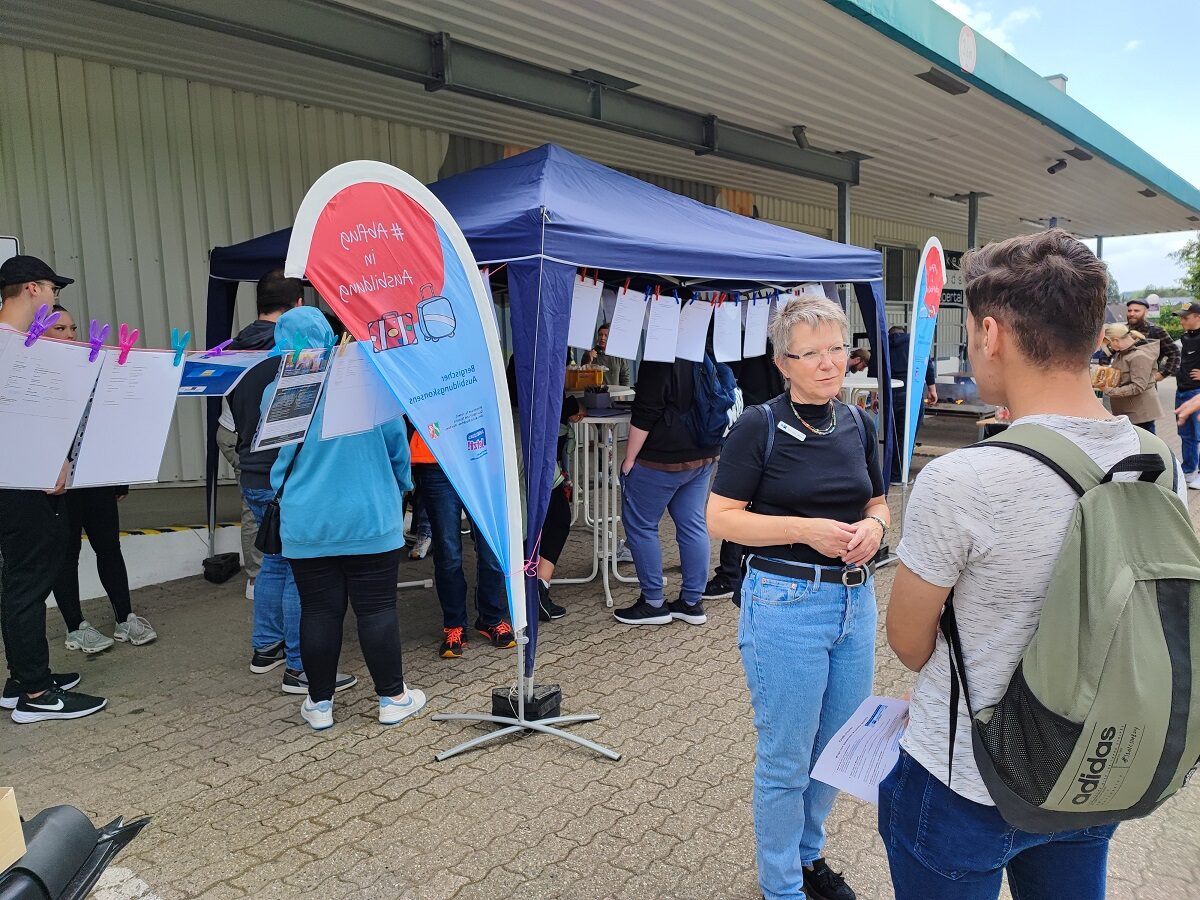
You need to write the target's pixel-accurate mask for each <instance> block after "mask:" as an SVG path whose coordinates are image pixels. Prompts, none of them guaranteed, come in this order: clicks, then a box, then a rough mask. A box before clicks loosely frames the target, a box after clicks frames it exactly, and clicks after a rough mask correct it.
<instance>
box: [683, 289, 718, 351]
mask: <svg viewBox="0 0 1200 900" xmlns="http://www.w3.org/2000/svg"><path fill="white" fill-rule="evenodd" d="M712 312H713V307H712V304H711V303H709V302H708V300H707V299H700V298H696V299H694V300H691V301H689V302H687V303H684V304H683V308H682V309H681V310H680V311H679V338H678V340H677V341H676V344H675V355H676V356H677V357H679V358H680V359H690V360H691V361H692V362H703V361H704V344H705V342H706V341H707V340H708V323H709V320H710V319H712Z"/></svg>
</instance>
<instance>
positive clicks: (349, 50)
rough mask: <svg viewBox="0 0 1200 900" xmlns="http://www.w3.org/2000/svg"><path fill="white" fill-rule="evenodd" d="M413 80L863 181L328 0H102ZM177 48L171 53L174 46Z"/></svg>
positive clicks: (772, 165) (822, 160)
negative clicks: (251, 0) (247, 0)
mask: <svg viewBox="0 0 1200 900" xmlns="http://www.w3.org/2000/svg"><path fill="white" fill-rule="evenodd" d="M101 2H103V3H107V4H108V5H110V6H116V7H120V8H122V9H127V10H131V11H134V12H138V13H142V14H144V15H149V16H155V17H158V18H163V19H168V20H171V21H174V22H181V23H183V24H186V25H192V26H195V27H198V28H204V29H207V30H209V31H216V32H220V33H222V34H228V35H234V36H237V37H240V38H244V39H247V40H251V41H257V42H259V43H263V44H269V45H271V46H275V47H283V48H285V49H288V50H294V51H296V52H298V53H302V54H305V55H307V56H314V57H319V58H321V59H328V60H332V61H334V62H339V63H342V64H345V65H349V66H354V67H357V68H360V69H367V70H369V71H373V72H378V73H381V74H384V75H389V76H392V77H395V78H402V79H404V80H406V81H415V82H418V83H420V84H422V85H424V86H425V89H426V90H429V91H441V90H445V91H453V92H455V93H460V94H466V95H468V96H472V97H478V98H481V99H483V100H488V101H491V102H495V103H502V104H506V105H509V106H517V107H521V108H522V109H529V110H533V111H535V112H539V113H543V114H545V115H550V116H556V117H559V118H564V119H570V120H573V121H577V122H587V123H589V124H593V125H597V126H600V127H603V128H608V129H611V130H613V131H619V132H622V133H624V134H630V135H634V136H636V137H640V138H645V139H647V140H652V141H657V142H659V143H663V144H670V145H672V146H676V147H683V148H686V149H688V150H692V151H693V152H695V153H712V154H714V155H716V156H720V157H722V158H725V159H731V160H737V161H738V162H744V163H748V164H750V165H754V166H761V167H764V168H769V169H774V170H776V171H781V172H786V173H788V174H791V175H798V176H801V177H804V178H813V179H816V180H818V181H825V182H829V183H834V184H858V177H859V160H858V158H857V157H856V155H854V154H851V153H846V154H842V153H831V152H828V151H822V150H802V149H800V148H799V147H797V146H796V143H795V142H794V141H793V140H792V139H791V137H790V135H789V136H788V137H787V138H784V137H781V136H779V135H775V134H770V133H768V132H763V131H757V130H755V129H752V128H748V127H745V126H742V125H737V124H735V123H732V122H724V121H718V120H717V118H716V116H713V115H711V114H709V113H704V112H695V111H692V110H688V109H683V108H681V107H678V106H672V105H671V104H668V103H662V102H660V101H657V100H652V99H649V98H647V97H644V96H641V95H639V94H634V93H630V92H629V91H623V90H618V89H615V88H613V87H610V86H606V85H604V84H600V83H599V82H596V81H591V80H589V79H587V78H582V77H580V76H578V75H574V74H571V73H568V72H559V71H556V70H554V69H549V68H546V67H545V66H539V65H535V64H533V63H528V62H524V61H522V60H519V59H515V58H513V57H510V56H503V55H501V54H499V53H495V52H493V51H491V50H486V49H484V48H482V47H475V46H472V45H470V44H464V43H461V42H459V41H457V40H454V39H453V38H452V36H451V35H450V34H448V33H446V32H439V33H430V32H426V31H422V30H420V29H418V28H413V27H412V26H409V25H405V24H402V23H399V22H394V21H392V20H390V19H385V18H382V17H379V16H374V15H371V14H368V13H364V12H359V11H357V10H353V9H348V8H345V7H341V6H334V5H332V4H329V3H326V2H322V0H254V2H246V0H101ZM168 52H169V51H168Z"/></svg>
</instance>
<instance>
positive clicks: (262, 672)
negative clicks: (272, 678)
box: [250, 659, 308, 693]
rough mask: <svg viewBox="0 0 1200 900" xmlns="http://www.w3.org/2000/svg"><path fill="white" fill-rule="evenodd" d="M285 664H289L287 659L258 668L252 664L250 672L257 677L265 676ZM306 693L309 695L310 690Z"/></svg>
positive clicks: (306, 690)
mask: <svg viewBox="0 0 1200 900" xmlns="http://www.w3.org/2000/svg"><path fill="white" fill-rule="evenodd" d="M285 662H287V660H286V659H278V660H276V661H275V662H273V663H271V664H270V665H269V666H256V665H255V664H254V663H250V671H251V672H253V673H254V674H255V675H265V674H266V673H267V672H270V671H271V670H272V669H278V668H279V667H280V666H282V665H283V664H284V663H285ZM304 692H305V693H308V689H307V688H306V689H305V691H304Z"/></svg>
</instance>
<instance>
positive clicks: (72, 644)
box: [63, 641, 112, 653]
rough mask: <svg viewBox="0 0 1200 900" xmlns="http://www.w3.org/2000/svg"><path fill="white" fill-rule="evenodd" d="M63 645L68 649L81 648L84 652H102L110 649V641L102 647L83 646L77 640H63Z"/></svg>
mask: <svg viewBox="0 0 1200 900" xmlns="http://www.w3.org/2000/svg"><path fill="white" fill-rule="evenodd" d="M63 645H64V646H65V647H66V648H67V649H68V650H81V651H82V652H84V653H103V652H104V651H105V650H110V649H112V643H111V642H110V643H107V644H105V645H104V646H103V647H85V646H83V644H81V643H79V641H63Z"/></svg>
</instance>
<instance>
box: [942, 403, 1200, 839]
mask: <svg viewBox="0 0 1200 900" xmlns="http://www.w3.org/2000/svg"><path fill="white" fill-rule="evenodd" d="M1139 436H1140V438H1141V452H1140V453H1139V454H1137V455H1135V456H1130V457H1128V458H1126V459H1124V460H1122V461H1121V462H1119V463H1118V464H1117V465H1115V466H1113V468H1112V470H1111V471H1109V472H1108V473H1107V474H1106V473H1105V472H1103V471H1102V470H1101V469H1100V467H1099V466H1097V465H1096V463H1095V461H1094V460H1092V458H1091V457H1089V456H1088V455H1087V454H1086V453H1084V451H1083V450H1081V449H1080V448H1079V447H1078V446H1077V445H1076V444H1075V443H1074V442H1073V441H1071V440H1070V439H1069V438H1066V437H1064V436H1062V435H1060V434H1057V433H1056V432H1054V431H1052V430H1051V429H1048V428H1044V427H1042V426H1039V425H1032V424H1026V425H1016V426H1014V427H1012V428H1010V429H1008V431H1006V432H1004V433H1003V434H1000V435H997V436H996V437H995V438H992V439H989V440H987V441H984V442H983V443H981V444H976V445H975V446H977V447H1006V448H1008V449H1010V450H1015V451H1017V452H1020V453H1024V454H1025V455H1027V456H1031V457H1033V458H1034V459H1037V460H1039V461H1040V462H1042V463H1044V464H1045V465H1046V466H1047V467H1049V468H1050V469H1052V470H1053V471H1054V472H1056V473H1057V474H1058V475H1059V476H1060V477H1061V478H1063V480H1065V481H1066V482H1067V483H1068V484H1069V485H1071V487H1073V488H1074V489H1075V491H1076V493H1078V494H1079V504H1078V505H1077V506H1076V508H1075V514H1074V517H1073V518H1072V520H1071V526H1070V528H1069V529H1068V531H1067V535H1066V538H1065V540H1064V541H1063V545H1062V549H1061V551H1060V552H1059V555H1058V560H1057V561H1056V563H1055V567H1054V572H1053V574H1052V576H1051V579H1050V586H1049V589H1048V590H1047V592H1046V599H1045V603H1044V605H1043V607H1042V614H1041V620H1040V621H1039V623H1038V628H1037V632H1036V633H1035V634H1034V636H1033V640H1031V641H1030V643H1029V647H1028V648H1027V649H1026V650H1025V654H1024V656H1023V657H1022V658H1021V662H1020V664H1019V665H1018V666H1017V670H1016V672H1015V673H1013V677H1012V680H1011V681H1010V682H1009V684H1008V688H1007V689H1006V690H1005V693H1004V696H1003V697H1002V698H1001V699H1000V702H999V703H997V704H996V705H995V706H992V707H989V708H988V709H980V710H975V709H974V708H973V707H972V706H971V694H970V689H969V688H968V685H967V680H966V668H965V666H964V665H963V654H962V643H961V641H960V640H959V634H958V627H957V625H956V623H955V620H954V607H953V604H952V599H953V598H951V601H947V604H946V609H945V612H944V614H943V616H942V621H941V629H942V634H943V635H944V636H945V638H946V642H947V644H948V645H949V647H950V658H951V679H950V709H951V714H950V766H951V773H953V765H954V738H955V731H956V730H957V728H956V726H957V724H958V716H957V711H958V694H959V685H960V683H961V685H962V691H963V695H964V697H965V699H966V702H967V709H968V711H970V713H971V722H972V729H971V743H972V747H973V749H974V755H975V762H976V764H977V765H978V767H979V772H980V774H981V775H982V777H983V781H984V783H985V784H986V785H987V788H988V793H989V794H990V795H991V797H992V800H993V801H994V802H995V804H996V808H997V809H998V810H999V812H1000V814H1001V815H1002V816H1003V817H1004V819H1005V820H1006V821H1007V822H1009V824H1011V825H1015V826H1016V827H1017V828H1020V829H1022V830H1024V831H1030V832H1035V833H1043V834H1048V833H1051V832H1056V831H1070V830H1074V829H1079V828H1089V827H1092V826H1096V825H1107V824H1111V823H1113V822H1120V821H1123V820H1125V819H1134V818H1138V817H1140V816H1145V815H1147V814H1149V813H1151V812H1153V811H1154V809H1155V808H1157V807H1158V806H1159V804H1161V803H1162V802H1163V801H1164V800H1166V799H1167V798H1168V797H1170V796H1171V795H1172V794H1174V793H1175V792H1176V791H1178V790H1179V789H1180V788H1181V787H1183V785H1184V783H1185V781H1186V780H1187V777H1188V775H1189V774H1190V773H1191V772H1192V771H1193V770H1195V768H1196V767H1197V766H1198V765H1200V539H1197V536H1196V531H1195V529H1194V528H1193V527H1192V522H1191V519H1190V518H1189V516H1188V512H1187V509H1186V508H1185V506H1184V504H1183V503H1182V501H1181V500H1180V499H1179V497H1178V496H1177V495H1176V494H1175V491H1174V487H1175V482H1176V477H1177V476H1176V466H1175V460H1174V457H1173V456H1172V455H1171V451H1170V450H1168V449H1167V446H1166V445H1165V444H1164V443H1163V442H1162V441H1161V440H1159V439H1158V438H1157V437H1154V436H1153V435H1151V434H1149V433H1148V432H1145V431H1141V430H1140V429H1139ZM1120 472H1131V473H1137V474H1138V476H1139V477H1138V479H1137V480H1121V481H1115V480H1113V475H1115V474H1117V473H1120ZM1014 576H1015V577H1020V574H1019V573H1014Z"/></svg>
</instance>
